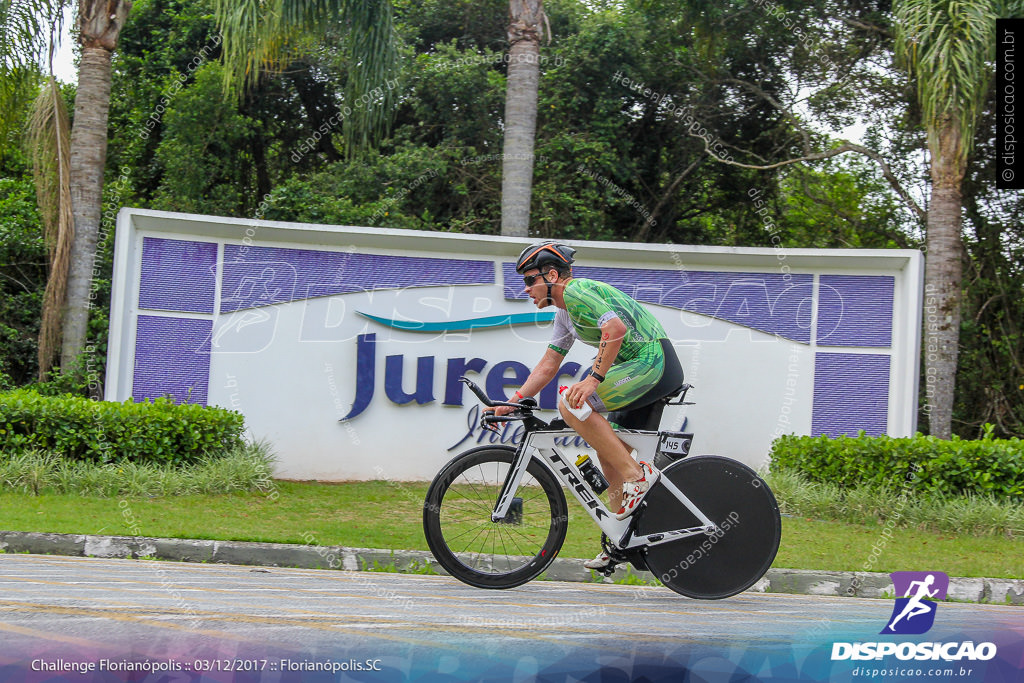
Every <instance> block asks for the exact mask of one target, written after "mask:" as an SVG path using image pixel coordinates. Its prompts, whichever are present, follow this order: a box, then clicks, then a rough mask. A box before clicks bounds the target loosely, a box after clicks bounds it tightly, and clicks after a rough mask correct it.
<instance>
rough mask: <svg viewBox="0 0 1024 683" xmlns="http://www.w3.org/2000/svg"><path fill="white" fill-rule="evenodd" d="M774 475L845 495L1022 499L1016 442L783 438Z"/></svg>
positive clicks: (1023, 479)
mask: <svg viewBox="0 0 1024 683" xmlns="http://www.w3.org/2000/svg"><path fill="white" fill-rule="evenodd" d="M771 463H772V471H773V472H798V473H800V474H802V475H803V476H805V477H807V478H809V479H810V480H812V481H815V482H825V483H829V484H832V485H834V486H837V487H839V488H840V489H842V490H844V491H847V490H850V489H854V488H856V487H857V486H860V485H862V484H870V485H873V486H876V487H905V488H906V489H907V490H908V491H913V492H915V493H916V492H924V493H928V494H937V495H945V496H950V495H964V494H973V495H992V496H996V497H1001V498H1011V497H1014V496H1017V497H1019V496H1021V495H1024V442H1022V441H1021V440H1020V439H1017V438H1013V439H992V438H988V439H981V440H977V441H962V440H960V439H959V438H957V437H955V436H954V437H953V439H952V440H951V441H944V440H942V439H938V438H936V437H932V436H920V435H918V436H915V437H914V438H900V439H896V438H891V437H888V436H880V437H867V436H864V435H863V433H862V434H861V436H858V437H848V436H841V437H839V438H837V439H830V438H828V437H826V436H820V437H810V436H794V435H789V436H782V437H779V438H778V439H776V440H775V442H774V443H773V444H772V452H771Z"/></svg>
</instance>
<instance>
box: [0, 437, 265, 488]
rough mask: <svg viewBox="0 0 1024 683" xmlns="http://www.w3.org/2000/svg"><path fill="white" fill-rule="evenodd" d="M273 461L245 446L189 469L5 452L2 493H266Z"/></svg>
mask: <svg viewBox="0 0 1024 683" xmlns="http://www.w3.org/2000/svg"><path fill="white" fill-rule="evenodd" d="M273 461H274V457H273V454H272V453H271V451H270V449H269V448H268V447H267V446H266V445H265V444H258V443H257V444H242V445H240V446H236V447H234V448H232V449H231V450H229V451H225V452H223V453H219V454H217V455H215V456H203V457H202V458H200V459H199V460H197V461H196V462H195V463H192V464H190V465H181V464H170V463H166V464H155V463H139V462H133V461H131V460H122V461H119V462H109V463H95V462H82V461H76V460H71V459H69V458H66V457H62V456H60V455H57V454H55V453H52V452H48V451H39V450H32V449H29V450H22V451H13V452H11V451H0V488H2V489H7V490H13V491H19V492H23V493H31V494H32V495H36V496H38V495H41V494H43V493H44V492H45V493H51V494H74V495H81V496H94V497H107V498H109V497H114V496H131V497H142V496H146V497H152V496H181V495H202V494H218V493H231V492H234V491H263V492H266V491H267V487H268V484H269V483H272V482H270V473H271V471H272V467H273Z"/></svg>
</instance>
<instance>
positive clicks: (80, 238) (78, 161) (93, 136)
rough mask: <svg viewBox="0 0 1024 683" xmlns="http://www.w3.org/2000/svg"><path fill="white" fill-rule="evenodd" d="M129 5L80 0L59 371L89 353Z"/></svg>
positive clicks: (112, 1)
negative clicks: (71, 225)
mask: <svg viewBox="0 0 1024 683" xmlns="http://www.w3.org/2000/svg"><path fill="white" fill-rule="evenodd" d="M129 9H131V3H130V2H124V1H123V0H111V1H110V2H109V3H108V2H106V1H105V0H99V1H97V0H81V2H80V4H79V26H80V29H81V33H80V37H79V41H80V43H81V45H82V60H81V62H80V64H79V67H78V89H77V92H76V95H75V119H74V122H73V124H72V127H71V206H72V213H73V215H74V221H75V236H74V242H73V243H72V246H71V265H70V268H69V271H68V290H67V298H66V299H65V304H64V338H63V345H62V348H61V366H62V368H63V369H64V370H70V369H71V368H72V366H73V365H74V363H75V360H76V359H77V358H78V356H79V355H81V353H82V351H83V350H84V349H85V341H86V336H87V332H88V323H89V308H90V306H91V304H92V302H91V300H90V290H91V286H92V276H93V268H94V265H95V261H96V243H97V239H98V236H99V227H100V214H101V209H102V198H103V168H104V165H105V164H106V160H107V117H108V114H109V111H110V57H111V53H112V52H113V51H114V48H115V47H116V46H117V38H118V35H119V34H120V31H121V27H122V26H123V25H124V20H125V17H127V15H128V10H129Z"/></svg>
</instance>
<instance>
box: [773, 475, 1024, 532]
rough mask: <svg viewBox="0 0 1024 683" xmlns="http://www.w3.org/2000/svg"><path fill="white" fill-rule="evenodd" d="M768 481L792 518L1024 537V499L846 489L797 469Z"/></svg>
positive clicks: (862, 486) (877, 488) (864, 486)
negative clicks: (818, 479)
mask: <svg viewBox="0 0 1024 683" xmlns="http://www.w3.org/2000/svg"><path fill="white" fill-rule="evenodd" d="M766 481H767V482H768V485H769V486H771V488H772V492H773V493H775V498H776V499H777V500H778V501H779V509H780V510H781V511H782V512H783V514H787V515H794V516H797V517H808V518H813V519H819V520H835V521H838V522H845V523H847V524H864V525H873V524H891V525H893V526H898V527H903V528H917V529H922V530H926V531H931V532H935V533H949V534H970V535H972V536H1018V537H1024V503H1022V502H1021V501H1020V499H1019V498H997V497H995V496H976V495H966V496H963V495H956V496H947V495H934V494H928V493H921V492H917V491H913V490H900V489H899V488H898V487H897V486H896V485H894V484H891V483H890V484H887V485H881V486H879V485H876V484H867V483H864V484H858V485H856V486H854V487H852V488H841V487H839V486H837V485H835V484H833V483H830V482H820V481H814V480H812V479H810V478H809V477H807V476H806V475H804V474H802V473H801V472H799V471H797V470H794V469H782V470H778V471H773V472H772V473H770V474H769V475H768V477H767V478H766Z"/></svg>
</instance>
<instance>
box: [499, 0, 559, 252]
mask: <svg viewBox="0 0 1024 683" xmlns="http://www.w3.org/2000/svg"><path fill="white" fill-rule="evenodd" d="M546 26H547V17H546V16H545V14H544V2H543V0H509V25H508V42H509V61H508V80H507V81H506V85H505V146H504V150H503V151H504V154H503V157H502V158H503V161H502V172H501V234H502V235H506V236H509V237H526V236H527V234H528V232H529V228H530V195H531V192H532V189H533V143H534V135H535V132H536V128H537V82H538V80H539V78H540V63H539V62H540V40H541V36H542V34H543V33H544V29H545V27H546ZM548 32H549V35H550V29H548Z"/></svg>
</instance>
